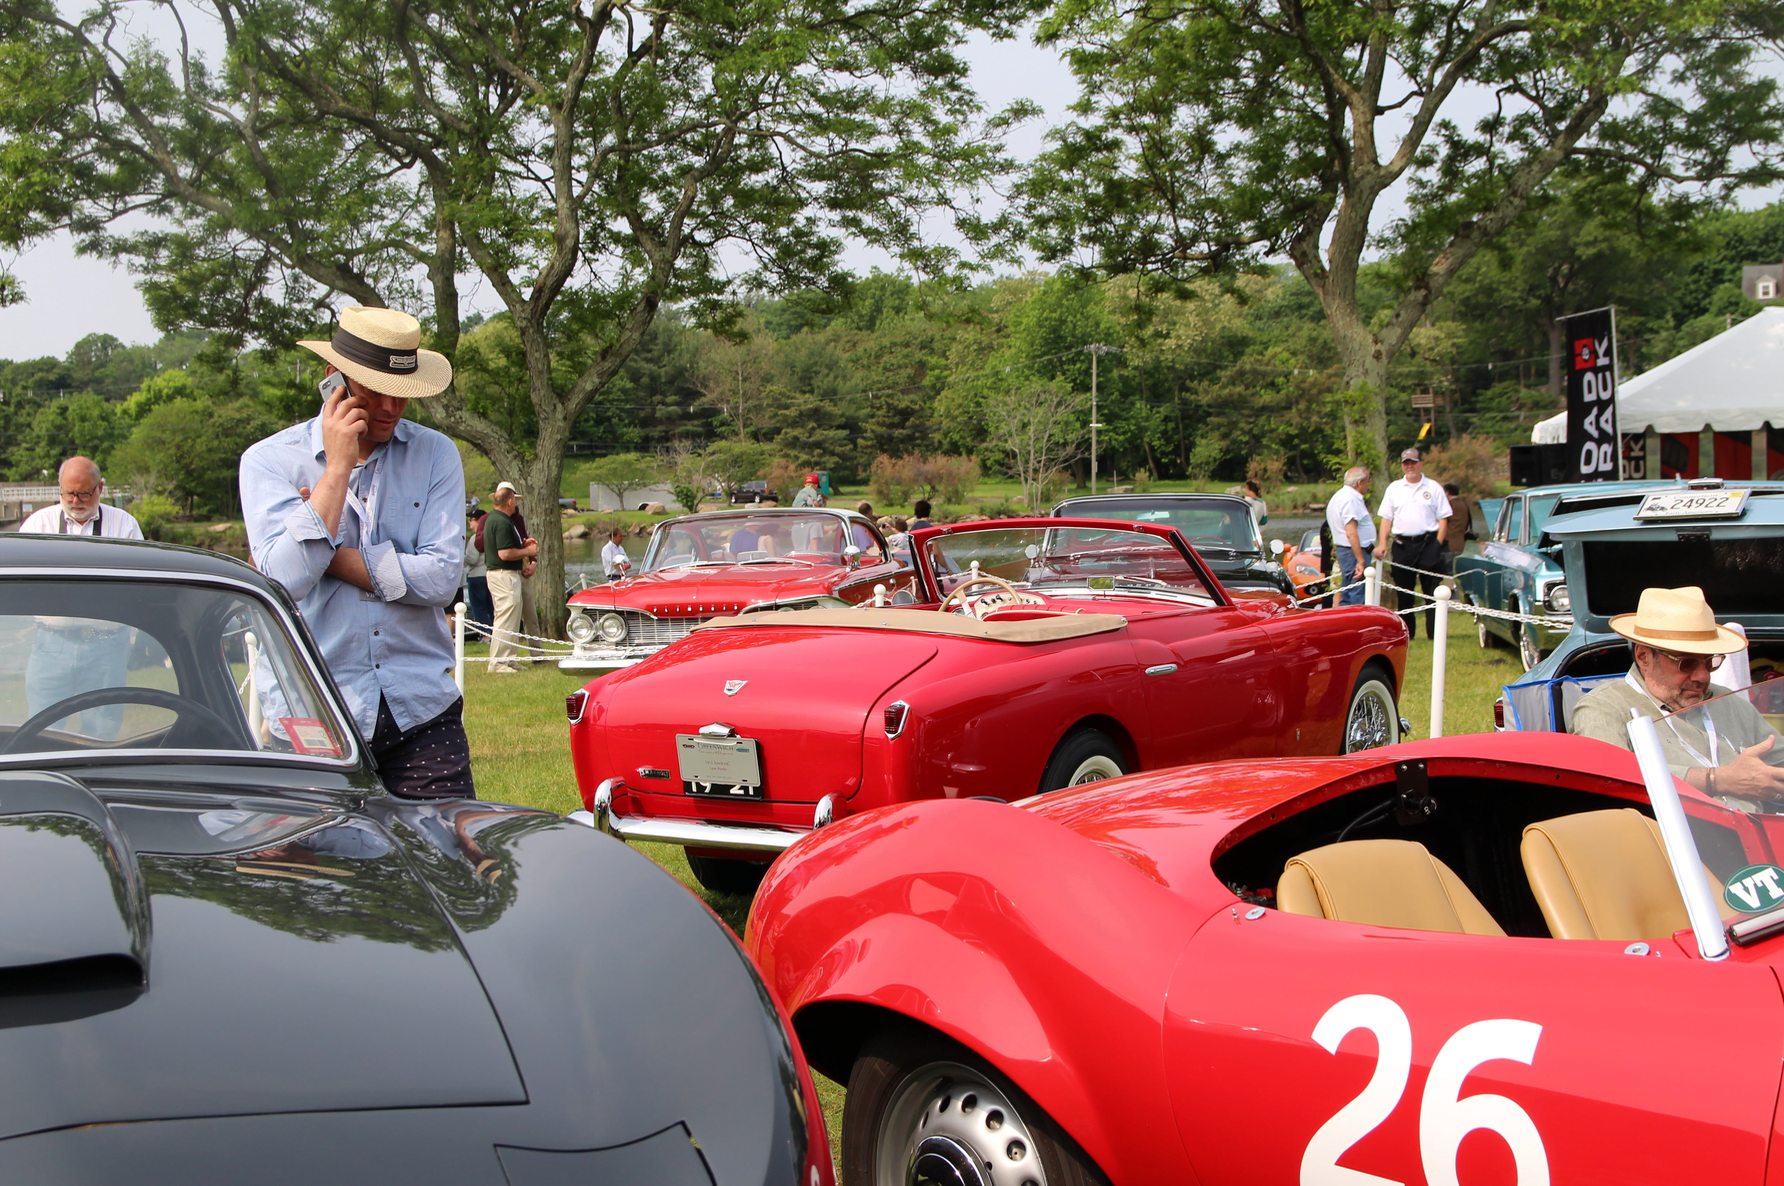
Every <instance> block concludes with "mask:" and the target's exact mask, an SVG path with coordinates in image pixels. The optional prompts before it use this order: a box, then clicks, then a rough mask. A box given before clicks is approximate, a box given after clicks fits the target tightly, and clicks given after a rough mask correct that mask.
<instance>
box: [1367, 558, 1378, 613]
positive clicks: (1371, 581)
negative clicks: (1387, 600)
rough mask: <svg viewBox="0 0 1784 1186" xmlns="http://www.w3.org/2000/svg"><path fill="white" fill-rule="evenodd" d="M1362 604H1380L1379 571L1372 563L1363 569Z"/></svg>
mask: <svg viewBox="0 0 1784 1186" xmlns="http://www.w3.org/2000/svg"><path fill="white" fill-rule="evenodd" d="M1363 604H1364V605H1380V604H1381V573H1380V572H1379V571H1378V570H1377V569H1376V567H1375V566H1374V565H1373V564H1371V565H1370V566H1369V567H1367V568H1365V569H1364V570H1363Z"/></svg>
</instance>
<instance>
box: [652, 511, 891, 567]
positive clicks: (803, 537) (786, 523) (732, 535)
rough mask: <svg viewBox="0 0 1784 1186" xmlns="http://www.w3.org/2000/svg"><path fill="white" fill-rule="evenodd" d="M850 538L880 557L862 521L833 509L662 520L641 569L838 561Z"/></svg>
mask: <svg viewBox="0 0 1784 1186" xmlns="http://www.w3.org/2000/svg"><path fill="white" fill-rule="evenodd" d="M851 528H853V529H854V530H851ZM851 544H853V545H854V546H856V547H859V548H860V549H861V550H862V552H863V553H870V554H871V555H872V558H873V559H876V560H877V559H880V555H879V553H880V545H879V541H878V540H876V539H874V538H873V533H872V532H871V531H869V530H868V529H867V528H866V525H865V524H860V523H846V522H844V520H842V519H840V518H838V517H837V516H835V515H762V514H739V515H711V516H706V517H702V518H699V519H684V520H680V521H678V522H674V523H666V524H664V525H663V528H662V529H661V530H659V531H658V532H657V533H656V534H655V535H654V536H652V537H651V541H650V548H649V550H648V551H647V552H646V553H645V556H644V571H645V572H658V571H660V570H662V569H665V568H685V567H687V566H688V565H697V564H789V563H798V562H801V561H803V562H804V563H806V564H828V565H839V564H841V563H842V562H843V549H844V548H847V547H849V546H850V545H851Z"/></svg>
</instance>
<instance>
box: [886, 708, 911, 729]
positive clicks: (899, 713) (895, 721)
mask: <svg viewBox="0 0 1784 1186" xmlns="http://www.w3.org/2000/svg"><path fill="white" fill-rule="evenodd" d="M910 715H911V706H910V705H908V704H906V703H905V702H904V701H902V700H894V701H893V702H892V703H891V704H888V705H886V736H887V737H897V736H898V735H899V734H900V733H903V732H904V722H905V718H907V717H909V716H910Z"/></svg>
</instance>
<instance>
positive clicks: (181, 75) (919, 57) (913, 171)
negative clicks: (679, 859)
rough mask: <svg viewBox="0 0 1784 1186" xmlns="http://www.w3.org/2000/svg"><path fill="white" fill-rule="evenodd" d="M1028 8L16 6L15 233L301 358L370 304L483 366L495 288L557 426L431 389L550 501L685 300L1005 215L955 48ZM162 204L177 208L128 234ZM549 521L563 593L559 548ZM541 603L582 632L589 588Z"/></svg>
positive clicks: (426, 0)
mask: <svg viewBox="0 0 1784 1186" xmlns="http://www.w3.org/2000/svg"><path fill="white" fill-rule="evenodd" d="M1015 7H1016V6H1015V5H1013V4H1011V3H1010V0H865V2H852V0H791V2H788V0H660V2H659V3H654V4H652V5H648V6H634V5H631V4H625V3H618V2H615V0H586V2H585V0H509V2H508V3H506V4H502V5H488V4H482V3H476V2H471V0H396V2H395V3H391V4H388V5H372V6H366V5H363V4H359V3H354V2H350V0H164V2H162V3H160V4H158V5H156V6H154V7H153V11H154V12H156V13H161V14H171V15H172V16H173V17H174V18H175V19H176V20H177V22H178V23H177V24H170V25H168V26H167V28H168V29H171V30H175V32H173V33H171V34H169V35H166V36H162V37H161V38H160V39H159V40H148V39H145V38H142V37H140V36H138V35H137V34H138V33H139V32H140V26H139V28H138V29H137V30H133V29H132V28H131V26H130V23H129V22H130V20H131V19H132V17H133V16H134V15H135V14H136V13H138V12H142V11H144V9H143V7H142V6H135V5H131V4H129V3H127V2H125V0H102V2H101V3H100V4H99V6H98V7H97V8H94V9H93V10H91V11H90V12H89V13H87V14H86V15H85V16H81V17H78V18H77V17H75V16H73V15H71V12H70V10H69V9H68V8H67V7H65V6H63V5H59V4H58V3H56V2H55V0H0V24H3V25H4V28H0V34H3V35H4V41H3V42H0V81H3V82H4V83H5V84H6V86H7V89H8V91H9V92H10V93H9V94H8V95H7V99H8V103H7V104H0V108H4V109H5V112H6V113H5V115H4V116H3V117H0V149H4V150H5V151H0V193H4V194H7V195H8V196H7V197H6V198H4V199H0V245H4V244H7V243H9V242H18V241H20V240H22V239H25V238H29V237H31V236H33V235H40V234H42V233H43V232H44V231H45V230H46V229H49V228H53V227H72V228H74V229H75V230H76V231H77V232H80V233H82V234H83V235H84V236H85V238H84V243H85V245H86V247H87V248H88V249H90V250H99V251H102V252H105V253H108V254H110V255H112V256H114V257H117V258H122V259H125V260H127V261H128V262H129V263H130V264H131V266H132V267H133V268H134V269H135V270H136V271H137V272H138V274H139V275H140V276H141V277H142V280H141V286H142V288H143V291H144V294H145V296H146V298H147V300H148V303H149V305H150V309H151V311H152V313H153V314H154V315H155V317H156V319H157V321H158V323H159V324H161V325H162V326H163V327H167V328H171V327H173V326H182V327H193V328H199V329H206V330H210V331H212V332H213V333H216V334H219V335H221V336H223V337H225V338H232V339H234V340H236V341H238V342H259V343H263V344H266V345H267V346H269V347H280V346H284V345H287V344H288V343H290V342H291V341H293V340H295V339H297V338H300V337H304V336H308V335H313V334H316V333H318V332H325V329H326V325H327V322H328V311H329V310H330V309H331V308H333V307H335V306H338V305H340V304H345V303H352V302H357V303H361V304H368V305H392V306H397V307H403V308H408V309H410V310H412V311H414V312H416V313H417V314H419V315H421V316H422V317H423V319H424V321H425V322H426V323H427V324H428V327H429V329H430V331H431V343H430V344H431V345H432V346H433V347H434V348H436V349H438V350H441V351H443V352H444V353H446V354H447V355H448V356H449V357H450V356H454V355H456V354H458V353H459V336H460V327H461V320H460V319H461V315H462V313H463V312H464V311H465V305H466V297H467V293H468V292H469V291H471V290H472V289H481V291H482V293H483V294H484V299H491V298H493V299H494V300H496V301H499V302H500V304H501V306H502V308H503V310H505V311H506V313H507V315H508V318H509V319H510V320H511V322H512V334H513V336H514V343H513V345H514V349H512V350H511V351H505V352H503V353H504V354H505V355H506V357H504V358H502V359H501V360H500V361H501V365H502V366H503V367H504V368H517V369H518V370H519V371H520V372H521V374H520V379H521V381H522V383H523V387H522V390H524V392H525V396H526V398H527V400H528V401H529V402H530V404H531V409H530V410H531V416H530V417H529V418H525V419H527V421H528V426H529V432H530V433H531V434H532V435H531V436H530V437H528V438H524V439H523V438H517V436H516V435H515V434H514V433H512V432H510V431H508V427H507V426H506V425H505V424H503V423H500V422H498V421H497V419H495V418H494V417H492V416H490V415H487V414H484V413H482V412H479V411H477V410H476V409H474V408H473V407H472V406H470V404H469V402H468V401H467V400H466V399H465V398H464V397H463V395H462V394H461V393H460V392H457V391H448V392H447V393H445V394H443V395H441V396H439V397H437V398H435V399H433V400H431V401H429V402H428V403H427V405H426V408H427V412H428V413H429V414H430V415H431V416H432V417H433V418H434V419H435V420H436V421H437V422H438V423H439V424H441V425H442V426H443V427H445V428H446V429H447V430H449V431H450V432H452V433H454V434H455V435H457V436H459V437H461V438H463V439H465V440H467V441H469V442H470V443H471V444H472V445H474V446H475V447H476V448H477V449H479V450H480V451H482V452H483V453H484V454H485V455H487V456H488V457H489V458H490V460H491V461H492V462H493V463H494V464H495V466H496V468H497V470H498V471H499V472H500V473H502V474H503V475H509V476H512V477H513V478H514V479H515V481H516V484H517V485H518V486H519V487H520V489H521V491H522V493H523V494H524V495H526V496H527V498H528V500H529V501H528V505H530V506H534V507H544V508H550V507H552V506H554V505H555V502H556V499H557V495H558V486H559V478H560V475H561V472H562V464H563V455H564V450H565V445H566V443H567V442H568V440H569V438H570V435H571V433H572V431H573V428H574V425H575V424H576V421H577V416H578V413H580V412H581V411H582V410H583V409H584V408H585V407H586V406H588V404H589V403H590V401H591V400H592V399H593V398H594V397H595V396H596V394H597V393H598V392H600V391H601V389H602V388H603V387H604V386H605V385H606V384H607V383H608V382H610V381H611V380H612V379H613V378H614V377H615V376H616V375H617V374H619V372H620V370H621V368H622V367H623V366H624V365H625V362H626V360H627V358H628V356H629V355H630V354H631V353H632V351H633V350H634V348H635V347H636V346H637V345H638V343H639V342H640V340H641V339H642V338H643V337H644V335H645V333H646V331H647V330H648V329H649V327H650V325H651V323H652V320H653V318H654V317H655V316H656V315H657V312H658V310H659V309H660V308H661V307H662V306H663V305H664V304H666V303H670V302H677V303H679V304H681V305H682V306H684V307H687V308H689V309H692V310H695V311H696V312H702V311H703V312H705V313H707V314H710V315H712V318H713V319H714V320H716V321H720V322H722V320H723V309H724V308H725V306H726V303H727V301H728V299H729V298H731V297H732V296H733V295H734V294H735V293H737V292H739V291H745V290H747V291H757V292H761V291H774V290H779V289H783V288H790V287H796V286H801V285H813V286H819V287H825V288H831V289H835V288H839V287H842V286H844V284H845V283H846V278H845V277H844V275H843V273H842V272H841V270H840V267H839V262H838V261H839V256H840V253H841V250H842V246H843V241H844V239H845V238H847V239H851V240H854V241H857V242H862V243H867V244H873V245H878V246H880V247H883V248H885V249H886V250H888V251H890V252H891V253H892V254H894V255H895V256H896V257H898V258H900V259H901V260H902V261H904V262H905V263H907V264H910V265H914V266H918V267H924V268H929V269H945V268H947V267H949V266H952V265H953V264H954V263H955V262H956V261H955V259H954V257H953V253H951V252H949V251H946V250H943V249H940V248H936V247H930V246H925V244H924V243H923V242H922V240H921V239H920V238H919V235H918V231H919V227H920V224H921V222H922V219H923V218H924V216H925V214H926V213H929V212H933V211H935V210H936V209H938V208H945V209H951V210H953V211H954V213H955V214H956V215H958V216H959V217H958V218H957V220H956V221H957V224H958V225H961V226H963V227H964V229H965V230H967V231H968V232H969V234H978V233H981V232H983V231H984V230H985V229H986V225H985V224H984V223H983V222H981V221H979V220H978V219H977V218H976V217H975V215H974V209H973V208H972V207H971V206H970V205H962V203H961V199H960V196H959V195H961V194H962V193H969V192H972V191H973V189H974V188H975V187H976V186H978V185H979V184H980V183H982V182H984V181H986V180H987V179H988V178H991V177H993V176H995V175H997V174H998V173H999V172H1000V171H1002V170H1003V169H1004V167H1005V166H1004V158H1003V154H1002V151H1001V146H1000V139H999V137H1000V124H999V121H998V120H995V119H994V120H991V121H981V120H980V119H979V117H980V115H981V111H980V107H979V104H978V103H977V101H976V99H975V97H974V95H973V93H972V91H971V89H970V88H969V86H968V85H967V77H966V76H967V67H966V64H965V62H964V61H963V60H962V58H961V57H960V56H959V54H958V53H957V52H956V51H957V49H958V47H959V46H960V44H961V42H962V40H963V38H964V37H965V36H966V35H967V33H968V32H969V31H971V30H973V29H984V30H989V31H991V32H992V33H993V35H997V36H1007V35H1009V33H1010V32H1011V22H1013V21H1015V20H1017V19H1019V17H1020V14H1019V13H1018V12H1016V11H1015ZM213 30H214V31H215V36H216V37H217V38H219V39H220V42H221V48H220V49H219V50H216V51H214V52H213V53H212V54H211V55H209V57H208V58H207V57H206V56H205V55H203V54H200V53H199V52H197V51H196V50H194V49H193V48H192V41H193V40H194V39H196V40H199V41H203V40H204V39H205V38H206V37H207V36H209V35H210V34H211V31H213ZM141 211H146V212H148V213H149V214H151V215H154V216H157V222H156V224H155V226H154V227H153V228H152V229H149V230H140V229H124V228H130V227H137V226H140V225H141V223H140V221H138V222H135V223H120V222H119V219H120V217H121V216H124V215H128V214H132V213H136V212H141ZM467 361H470V360H467ZM319 377H320V376H319V375H316V376H313V377H312V381H313V379H314V378H319ZM516 422H517V423H518V418H517V420H516ZM542 526H549V525H548V524H547V525H542ZM538 534H539V536H540V537H541V539H540V544H541V562H542V563H541V567H542V573H541V576H542V580H543V583H544V586H545V587H546V588H548V589H550V588H555V587H557V584H558V582H560V581H561V579H562V547H561V541H560V540H559V538H558V533H557V532H556V531H553V530H542V531H540V532H539V533H538ZM539 602H540V613H541V617H542V620H543V624H544V625H545V627H546V628H547V629H548V630H553V631H554V632H555V630H556V629H557V628H559V627H560V626H561V621H562V614H563V607H562V605H561V603H560V599H558V598H557V597H555V596H541V597H540V599H539Z"/></svg>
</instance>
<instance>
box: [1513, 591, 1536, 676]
mask: <svg viewBox="0 0 1784 1186" xmlns="http://www.w3.org/2000/svg"><path fill="white" fill-rule="evenodd" d="M1511 612H1512V613H1514V614H1521V613H1523V612H1524V607H1523V605H1522V604H1521V603H1519V602H1516V601H1514V602H1512V603H1511ZM1511 633H1512V639H1513V640H1514V641H1515V642H1516V643H1517V644H1518V662H1520V663H1522V664H1523V665H1524V670H1525V671H1529V670H1530V669H1531V668H1532V667H1535V666H1536V665H1537V664H1538V663H1541V662H1542V656H1543V651H1542V646H1541V644H1539V643H1538V642H1537V641H1536V635H1535V634H1534V633H1532V632H1531V629H1530V623H1528V622H1513V623H1512V625H1511Z"/></svg>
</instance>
